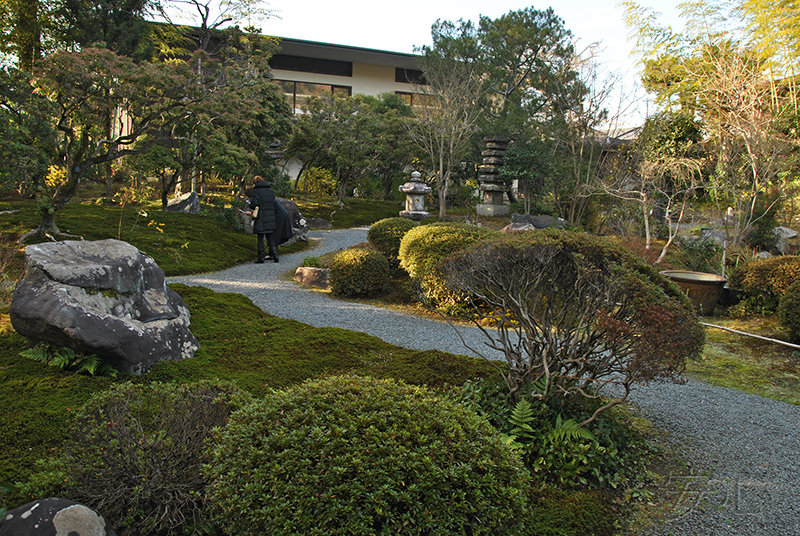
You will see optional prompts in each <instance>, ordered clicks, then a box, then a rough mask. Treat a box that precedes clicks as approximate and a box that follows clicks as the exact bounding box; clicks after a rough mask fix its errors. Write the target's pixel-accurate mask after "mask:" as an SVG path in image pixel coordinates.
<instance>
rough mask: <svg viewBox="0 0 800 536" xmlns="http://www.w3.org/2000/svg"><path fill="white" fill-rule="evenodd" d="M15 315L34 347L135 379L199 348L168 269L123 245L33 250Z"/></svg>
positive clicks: (28, 252) (73, 245) (79, 243)
mask: <svg viewBox="0 0 800 536" xmlns="http://www.w3.org/2000/svg"><path fill="white" fill-rule="evenodd" d="M10 316H11V323H12V325H13V326H14V329H15V330H17V331H18V332H19V333H20V334H21V335H23V336H25V337H27V339H28V341H29V342H30V343H31V344H37V343H40V342H50V343H54V344H56V345H58V346H65V347H69V348H72V349H73V350H75V351H77V352H83V353H86V354H95V355H97V356H99V357H101V358H103V359H104V360H106V361H107V362H109V363H110V364H111V365H113V366H114V367H115V368H116V369H117V370H119V371H123V372H130V373H133V374H142V373H144V372H147V370H149V369H150V367H152V366H153V365H154V364H156V363H158V362H159V361H167V360H180V359H184V358H187V357H192V356H193V355H194V352H195V350H196V349H197V348H199V346H200V345H199V343H198V342H197V339H195V337H194V335H192V333H191V331H189V310H188V309H187V308H186V305H185V304H184V302H183V299H181V297H180V296H179V295H178V294H177V293H176V292H175V291H173V290H172V289H170V288H169V287H168V286H167V284H166V280H165V279H164V272H163V270H161V268H159V267H158V265H157V264H156V263H155V261H154V260H153V259H152V258H151V257H149V256H147V255H145V254H143V253H142V252H140V251H139V250H138V249H136V248H135V247H133V246H132V245H130V244H128V243H126V242H122V241H119V240H98V241H96V242H86V241H67V242H54V243H47V244H36V245H31V246H28V247H27V248H26V249H25V273H24V276H23V278H22V279H21V281H20V282H19V284H18V285H17V288H16V290H15V291H14V296H13V298H12V302H11V310H10Z"/></svg>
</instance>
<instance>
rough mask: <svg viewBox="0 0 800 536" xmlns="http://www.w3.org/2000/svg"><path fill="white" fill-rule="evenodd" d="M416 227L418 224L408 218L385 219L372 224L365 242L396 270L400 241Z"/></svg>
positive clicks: (398, 261) (398, 264)
mask: <svg viewBox="0 0 800 536" xmlns="http://www.w3.org/2000/svg"><path fill="white" fill-rule="evenodd" d="M418 226H419V223H417V222H415V221H413V220H409V219H408V218H400V217H397V218H386V219H383V220H380V221H377V222H375V223H373V224H372V226H371V227H370V228H369V231H367V240H368V241H369V243H370V244H372V247H374V248H375V249H377V250H378V251H380V252H381V253H383V255H384V256H385V257H386V258H387V259H388V260H389V264H390V265H391V266H392V267H393V268H397V267H398V266H400V259H399V258H398V253H399V251H400V241H401V240H402V239H403V237H404V236H405V235H406V233H407V232H408V231H410V230H411V229H413V228H414V227H418Z"/></svg>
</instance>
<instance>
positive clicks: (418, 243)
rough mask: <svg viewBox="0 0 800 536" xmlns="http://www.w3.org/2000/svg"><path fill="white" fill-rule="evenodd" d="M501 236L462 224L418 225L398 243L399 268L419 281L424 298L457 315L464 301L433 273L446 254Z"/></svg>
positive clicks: (497, 232) (492, 231)
mask: <svg viewBox="0 0 800 536" xmlns="http://www.w3.org/2000/svg"><path fill="white" fill-rule="evenodd" d="M501 236H503V235H502V233H500V232H499V231H494V230H492V229H487V228H485V227H478V226H475V225H467V224H463V223H448V222H437V223H432V224H430V225H420V226H418V227H415V228H414V229H411V230H410V231H408V232H407V233H406V235H405V236H404V237H403V239H402V240H401V241H400V250H399V253H398V255H399V258H400V266H401V267H402V268H404V269H405V270H406V271H407V272H408V273H409V274H410V275H411V277H413V278H415V279H416V280H417V281H419V284H420V286H421V288H422V292H423V294H424V295H425V298H426V299H428V300H430V301H431V304H432V305H434V306H435V307H438V308H439V309H441V310H443V311H445V312H448V313H452V314H458V312H459V311H460V310H461V307H462V306H463V304H464V303H465V301H466V298H465V297H464V296H461V295H459V294H456V293H454V292H452V291H451V290H449V289H448V288H447V286H446V285H445V282H444V280H443V279H442V278H441V277H440V275H439V274H438V273H437V272H436V271H435V268H436V266H437V265H438V264H439V263H441V262H442V261H443V260H444V259H445V258H447V257H448V256H449V255H451V254H453V253H455V252H457V251H461V250H464V249H467V248H470V247H472V246H473V245H475V244H476V243H478V242H480V241H482V240H487V239H492V238H499V237H501Z"/></svg>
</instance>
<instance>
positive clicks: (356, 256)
mask: <svg viewBox="0 0 800 536" xmlns="http://www.w3.org/2000/svg"><path fill="white" fill-rule="evenodd" d="M329 269H330V274H329V277H330V285H331V292H333V293H334V294H336V295H337V296H344V297H345V298H374V297H377V296H381V295H382V294H383V293H385V292H386V290H387V289H388V288H389V272H390V270H391V268H390V267H389V261H388V260H386V257H384V256H383V255H381V254H380V253H378V252H377V251H375V250H373V249H363V248H351V249H346V250H344V251H342V252H341V253H338V254H337V255H336V256H335V257H334V258H333V259H331V262H330V267H329Z"/></svg>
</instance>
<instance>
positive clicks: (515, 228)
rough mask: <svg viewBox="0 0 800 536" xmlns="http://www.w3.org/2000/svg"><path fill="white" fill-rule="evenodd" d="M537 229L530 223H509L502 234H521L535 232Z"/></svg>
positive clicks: (501, 230) (502, 230)
mask: <svg viewBox="0 0 800 536" xmlns="http://www.w3.org/2000/svg"><path fill="white" fill-rule="evenodd" d="M535 230H536V227H534V226H533V225H531V224H530V223H509V224H508V225H506V226H505V227H503V228H502V229H500V232H501V233H521V232H522V231H535Z"/></svg>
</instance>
